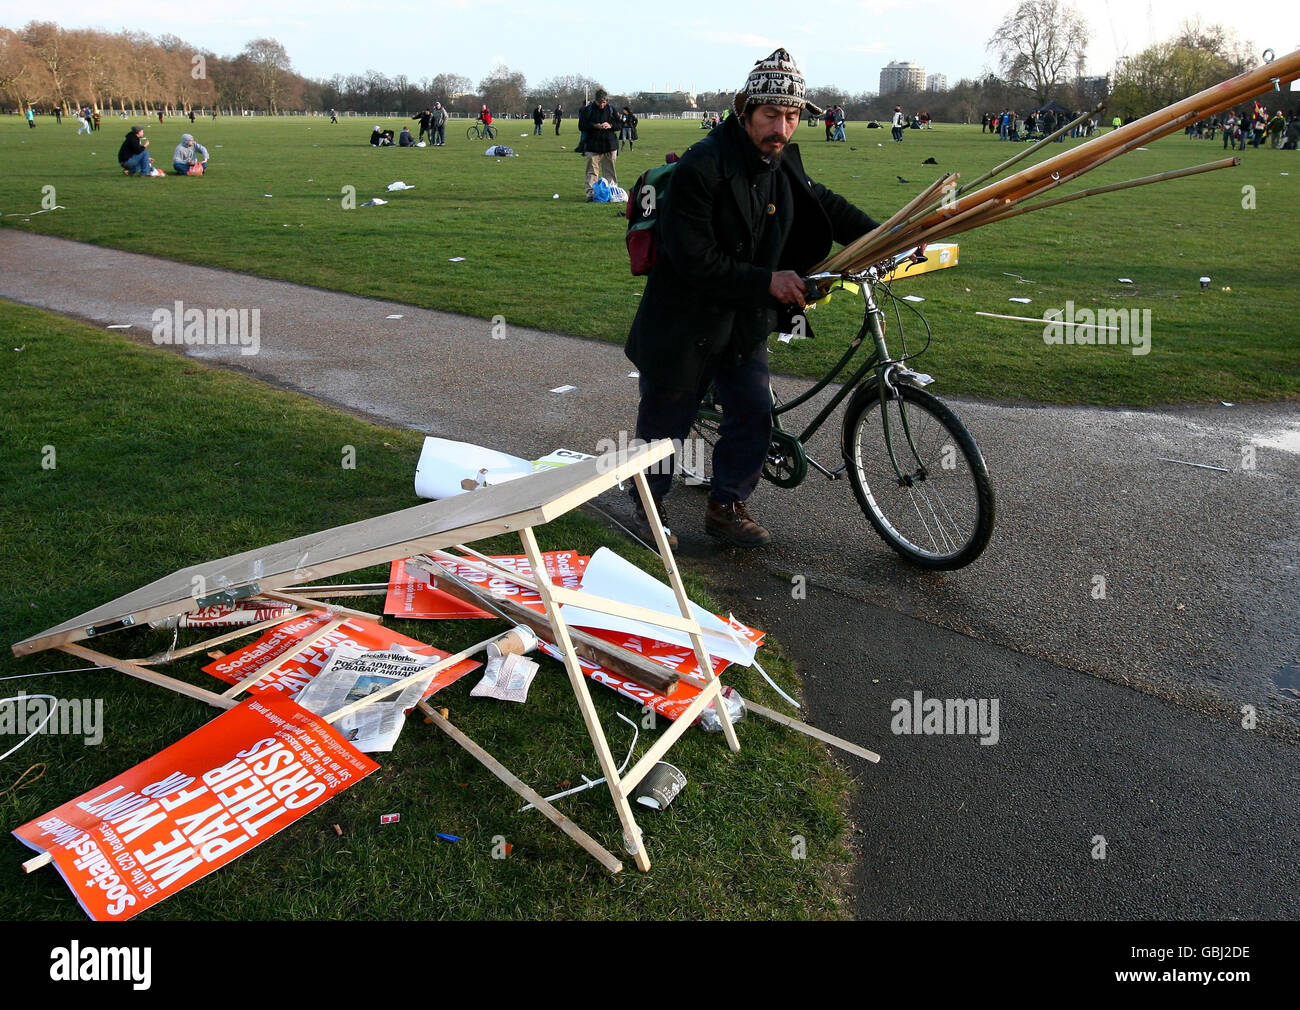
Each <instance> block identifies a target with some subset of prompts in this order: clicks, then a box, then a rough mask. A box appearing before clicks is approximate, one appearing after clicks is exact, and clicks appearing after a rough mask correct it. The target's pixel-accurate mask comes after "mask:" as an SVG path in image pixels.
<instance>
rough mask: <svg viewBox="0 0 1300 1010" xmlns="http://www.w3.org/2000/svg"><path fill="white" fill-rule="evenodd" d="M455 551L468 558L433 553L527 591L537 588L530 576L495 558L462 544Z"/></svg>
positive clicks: (440, 552)
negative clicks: (508, 566)
mask: <svg viewBox="0 0 1300 1010" xmlns="http://www.w3.org/2000/svg"><path fill="white" fill-rule="evenodd" d="M456 550H458V551H463V552H464V553H465V554H466V555H468V556H467V557H463V558H458V557H456V555H454V554H449V553H448V552H447V551H435V552H434V553H436V554H440V555H442V556H443V557H445V558H451V559H453V560H455V561H457V562H458V563H460V564H463V565H468V566H469V567H471V568H475V567H477V568H478V569H479V570H480V571H484V572H486V573H487V574H489V575H492V574H496V575H497V576H498V577H499V578H502V579H506V580H507V581H509V582H513V583H514V584H515V585H517V586H525V587H527V588H529V589H536V588H537V582H536V580H535V579H534V578H533V576H532V575H524V574H523V573H522V572H518V571H515V569H513V568H507V567H506V566H505V565H503V564H501V563H500V562H499V561H497V560H496V559H495V558H490V557H488V556H487V555H486V554H480V553H479V552H478V551H476V550H474V548H472V547H467V546H465V545H464V544H457V545H456ZM470 558H477V559H478V563H477V564H475V562H474V561H471V560H470Z"/></svg>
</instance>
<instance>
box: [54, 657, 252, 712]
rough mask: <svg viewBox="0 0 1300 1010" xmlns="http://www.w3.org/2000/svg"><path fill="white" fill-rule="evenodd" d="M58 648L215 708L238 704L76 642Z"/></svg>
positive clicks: (230, 706) (213, 692)
mask: <svg viewBox="0 0 1300 1010" xmlns="http://www.w3.org/2000/svg"><path fill="white" fill-rule="evenodd" d="M58 648H59V649H60V650H62V651H63V652H66V653H67V654H68V655H70V656H76V657H77V658H78V659H85V660H88V661H90V662H92V663H94V664H95V665H96V666H104V667H108V668H109V669H110V670H116V671H118V673H125V674H126V675H127V676H128V677H135V678H136V679H137V680H143V681H147V682H148V683H150V684H153V685H155V686H157V687H165V688H167V690H169V691H175V692H176V693H177V694H183V695H185V696H186V697H187V698H197V699H198V700H199V701H206V702H207V703H208V704H209V705H212V706H213V707H214V708H234V707H235V704H236V703H235V702H234V701H232V700H231V699H229V698H227V697H225V696H223V695H220V694H217V692H215V691H208V690H206V689H205V688H202V687H195V686H194V685H193V684H187V683H186V682H185V681H183V680H177V679H176V678H175V677H168V676H167V675H166V674H162V673H157V672H155V671H153V670H148V669H146V668H145V667H143V666H140V665H139V664H138V663H134V662H132V661H130V660H126V659H117V658H116V657H114V656H106V655H104V653H102V652H96V651H95V650H94V649H87V648H86V647H85V646H84V645H77V644H76V643H75V642H66V643H64V644H63V645H60V646H59V647H58Z"/></svg>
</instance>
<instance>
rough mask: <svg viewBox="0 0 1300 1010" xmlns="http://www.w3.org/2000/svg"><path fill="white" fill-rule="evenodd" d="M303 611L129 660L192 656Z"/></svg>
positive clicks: (166, 660) (294, 617) (163, 660)
mask: <svg viewBox="0 0 1300 1010" xmlns="http://www.w3.org/2000/svg"><path fill="white" fill-rule="evenodd" d="M305 616H306V613H305V612H304V611H301V610H299V611H295V612H294V613H292V614H285V615H284V616H283V617H272V618H270V619H268V620H265V621H258V622H257V623H256V624H246V625H244V626H242V627H239V628H235V629H234V630H232V631H228V632H226V633H225V634H224V635H217V637H216V638H209V639H207V640H206V641H203V642H196V643H195V644H194V645H187V646H185V648H183V649H171V650H169V651H167V652H159V653H156V654H155V655H153V656H150V657H149V658H148V659H133V660H131V662H133V663H139V664H141V665H142V666H156V665H158V664H162V663H174V662H175V661H176V660H178V659H184V658H185V657H186V656H192V655H193V654H194V653H196V652H202V651H203V650H204V649H211V648H212V647H214V646H217V645H224V644H225V643H226V642H231V641H234V640H235V639H236V638H243V637H244V636H245V635H252V634H255V633H256V632H259V631H265V630H266V629H267V628H274V627H275V626H276V625H279V624H286V623H288V622H289V621H293V620H297V619H298V618H300V617H305Z"/></svg>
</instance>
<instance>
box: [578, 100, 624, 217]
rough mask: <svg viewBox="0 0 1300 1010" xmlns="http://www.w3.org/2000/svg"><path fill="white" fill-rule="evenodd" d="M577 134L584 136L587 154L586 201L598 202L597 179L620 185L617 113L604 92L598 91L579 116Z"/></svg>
mask: <svg viewBox="0 0 1300 1010" xmlns="http://www.w3.org/2000/svg"><path fill="white" fill-rule="evenodd" d="M578 131H579V132H580V133H581V134H582V137H583V153H584V154H586V155H587V202H588V203H590V202H591V201H592V200H594V199H595V197H594V196H592V193H591V187H592V186H594V185H595V184H596V180H597V179H605V180H607V181H609V182H612V183H617V182H618V171H617V170H616V169H615V167H614V162H615V159H617V158H618V113H616V112H615V111H614V109H613V107H612V106H611V105H610V104H609V99H608V97H606V95H605V92H603V91H597V92H596V97H595V98H594V99H593V100H592V102H591V104H590V105H585V106H583V109H582V112H580V113H579V114H578Z"/></svg>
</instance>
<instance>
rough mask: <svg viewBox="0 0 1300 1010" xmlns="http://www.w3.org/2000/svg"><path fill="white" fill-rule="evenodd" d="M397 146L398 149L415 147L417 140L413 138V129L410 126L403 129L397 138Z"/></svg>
mask: <svg viewBox="0 0 1300 1010" xmlns="http://www.w3.org/2000/svg"><path fill="white" fill-rule="evenodd" d="M397 146H398V147H414V146H415V138H414V137H412V136H411V128H410V127H409V126H403V127H402V132H401V133H400V134H398V136H397Z"/></svg>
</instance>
